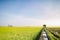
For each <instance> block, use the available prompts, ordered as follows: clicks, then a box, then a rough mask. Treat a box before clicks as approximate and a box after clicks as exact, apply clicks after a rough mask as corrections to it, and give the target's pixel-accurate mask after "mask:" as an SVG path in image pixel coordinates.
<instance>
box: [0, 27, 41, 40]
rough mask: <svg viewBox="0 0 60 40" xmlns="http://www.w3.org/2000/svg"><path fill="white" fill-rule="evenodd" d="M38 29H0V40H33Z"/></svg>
mask: <svg viewBox="0 0 60 40" xmlns="http://www.w3.org/2000/svg"><path fill="white" fill-rule="evenodd" d="M41 29H42V28H40V27H0V40H34V39H35V38H36V36H37V34H38V33H39V32H40V30H41Z"/></svg>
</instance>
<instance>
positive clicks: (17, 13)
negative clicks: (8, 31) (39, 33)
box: [0, 0, 60, 26]
mask: <svg viewBox="0 0 60 40" xmlns="http://www.w3.org/2000/svg"><path fill="white" fill-rule="evenodd" d="M8 24H10V25H16V26H17V25H18V26H19V25H20V26H29V25H33V26H35V25H38V26H39V25H43V24H47V25H50V26H51V25H52V26H53V25H54V26H55V25H56V26H60V1H59V0H38V1H37V0H35V1H34V0H33V1H32V0H29V1H28V0H24V1H21V0H3V1H2V0H0V25H8Z"/></svg>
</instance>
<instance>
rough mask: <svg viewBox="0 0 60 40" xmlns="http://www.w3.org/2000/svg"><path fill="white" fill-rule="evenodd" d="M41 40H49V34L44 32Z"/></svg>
mask: <svg viewBox="0 0 60 40" xmlns="http://www.w3.org/2000/svg"><path fill="white" fill-rule="evenodd" d="M39 40H48V37H47V34H46V32H45V31H44V30H42V33H41V37H40V39H39Z"/></svg>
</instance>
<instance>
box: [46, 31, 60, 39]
mask: <svg viewBox="0 0 60 40" xmlns="http://www.w3.org/2000/svg"><path fill="white" fill-rule="evenodd" d="M46 32H47V35H48V37H49V40H59V39H58V38H56V37H55V36H54V35H53V34H52V33H51V32H49V31H48V30H46Z"/></svg>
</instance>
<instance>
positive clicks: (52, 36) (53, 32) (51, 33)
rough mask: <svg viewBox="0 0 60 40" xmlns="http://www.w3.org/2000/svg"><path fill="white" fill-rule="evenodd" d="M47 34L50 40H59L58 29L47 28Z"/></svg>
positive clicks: (59, 28)
mask: <svg viewBox="0 0 60 40" xmlns="http://www.w3.org/2000/svg"><path fill="white" fill-rule="evenodd" d="M47 31H48V32H47V34H48V35H49V36H50V37H49V38H50V39H51V40H52V39H54V40H59V39H60V27H50V28H47Z"/></svg>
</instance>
